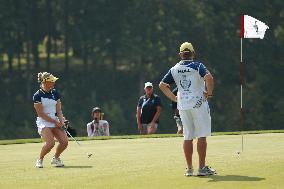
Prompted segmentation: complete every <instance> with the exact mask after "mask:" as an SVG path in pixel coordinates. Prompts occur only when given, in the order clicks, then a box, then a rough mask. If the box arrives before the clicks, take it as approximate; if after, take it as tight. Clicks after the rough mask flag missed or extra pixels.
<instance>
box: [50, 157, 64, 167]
mask: <svg viewBox="0 0 284 189" xmlns="http://www.w3.org/2000/svg"><path fill="white" fill-rule="evenodd" d="M51 164H52V165H54V166H55V167H63V166H64V163H63V161H62V160H61V159H60V158H56V157H53V158H52V160H51Z"/></svg>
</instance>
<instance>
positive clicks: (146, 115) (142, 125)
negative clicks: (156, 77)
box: [136, 82, 162, 134]
mask: <svg viewBox="0 0 284 189" xmlns="http://www.w3.org/2000/svg"><path fill="white" fill-rule="evenodd" d="M144 91H145V95H143V96H141V97H140V98H139V101H138V105H137V109H136V113H137V114H136V118H137V126H138V131H139V132H140V134H153V133H155V132H156V131H157V128H158V124H159V117H160V114H161V110H162V104H161V99H160V97H159V96H158V95H156V94H154V93H153V84H152V83H151V82H146V83H145V87H144Z"/></svg>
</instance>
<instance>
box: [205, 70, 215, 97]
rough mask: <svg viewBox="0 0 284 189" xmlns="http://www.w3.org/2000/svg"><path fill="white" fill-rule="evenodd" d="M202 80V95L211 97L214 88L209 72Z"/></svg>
mask: <svg viewBox="0 0 284 189" xmlns="http://www.w3.org/2000/svg"><path fill="white" fill-rule="evenodd" d="M204 80H205V85H206V92H205V94H204V95H205V97H206V98H211V97H212V95H213V90H214V79H213V76H212V75H211V73H208V74H206V75H205V76H204Z"/></svg>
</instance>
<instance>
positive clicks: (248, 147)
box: [0, 133, 284, 189]
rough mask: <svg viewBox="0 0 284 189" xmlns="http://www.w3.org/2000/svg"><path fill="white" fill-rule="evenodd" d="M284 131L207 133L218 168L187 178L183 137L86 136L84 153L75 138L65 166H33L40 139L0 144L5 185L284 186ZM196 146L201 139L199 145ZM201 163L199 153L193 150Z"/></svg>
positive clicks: (131, 188) (168, 188) (209, 158)
mask: <svg viewBox="0 0 284 189" xmlns="http://www.w3.org/2000/svg"><path fill="white" fill-rule="evenodd" d="M283 140H284V133H270V134H247V135H244V152H242V153H241V154H240V155H239V156H238V155H237V154H236V151H238V150H240V148H241V136H239V135H217V136H213V137H209V138H208V153H207V162H208V164H209V165H211V166H212V167H214V168H216V169H217V170H218V174H217V175H215V176H211V177H202V178H200V177H184V176H183V173H184V168H185V160H184V157H183V150H182V141H183V139H182V138H181V137H165V138H139V139H116V140H88V141H81V144H82V146H83V147H84V149H85V151H88V152H90V153H93V154H94V155H93V157H92V158H90V159H87V157H86V155H85V153H84V152H82V151H81V150H80V148H79V147H78V146H77V145H76V143H75V142H70V144H69V147H68V149H67V150H66V151H65V152H64V154H63V155H62V158H63V159H64V162H65V164H66V166H65V167H64V168H54V167H52V166H51V165H50V164H49V161H50V159H51V157H52V154H53V153H54V149H53V150H52V152H51V153H50V154H48V155H47V157H46V159H45V161H44V166H45V167H44V168H43V169H36V168H34V163H35V159H36V157H37V155H38V153H39V150H40V148H41V145H42V144H41V143H26V144H14V145H0V154H1V161H0V170H1V172H0V178H1V179H0V188H1V189H2V188H3V189H4V188H5V189H6V188H9V189H15V188H21V189H25V188H26V189H33V188H34V189H45V188H46V189H50V188H54V189H55V188H60V189H65V188H66V189H70V188H76V189H79V188H86V189H88V188H92V189H93V188H100V189H104V188H115V189H116V188H118V189H119V188H121V189H122V188H129V189H136V188H137V189H138V188H139V189H143V188H145V189H146V188H147V189H158V188H161V189H172V188H177V189H183V188H186V189H188V188H194V189H204V188H210V189H211V188H216V189H220V188H230V189H234V188H238V189H239V188H242V189H250V188H257V189H266V188H273V189H277V188H279V189H280V188H283V187H282V185H281V183H282V181H283V178H284V171H283V169H284V143H283ZM195 146H196V144H195ZM193 158H194V165H195V169H196V168H197V154H196V152H195V153H194V157H193Z"/></svg>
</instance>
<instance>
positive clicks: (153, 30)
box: [0, 0, 284, 139]
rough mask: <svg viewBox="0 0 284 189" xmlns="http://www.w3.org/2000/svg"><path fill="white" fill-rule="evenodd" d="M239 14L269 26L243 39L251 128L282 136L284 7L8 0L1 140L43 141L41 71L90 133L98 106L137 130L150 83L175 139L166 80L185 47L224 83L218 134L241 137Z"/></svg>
mask: <svg viewBox="0 0 284 189" xmlns="http://www.w3.org/2000/svg"><path fill="white" fill-rule="evenodd" d="M240 14H249V15H251V16H253V17H256V18H258V19H260V20H262V21H263V22H265V23H267V24H268V25H269V27H270V29H269V30H268V31H267V33H266V36H265V38H264V39H263V40H258V39H254V40H252V39H245V40H244V46H243V52H244V64H245V86H244V110H245V122H244V129H245V130H258V129H283V124H284V119H283V117H284V113H283V112H284V111H283V110H282V109H283V108H284V98H283V88H282V87H281V86H282V83H283V77H281V74H282V73H283V61H284V58H283V57H284V56H283V53H282V51H283V50H284V47H283V44H284V37H283V36H284V3H283V2H282V1H281V0H274V1H271V2H269V1H258V2H257V3H256V2H255V1H251V0H250V1H244V0H239V1H236V2H232V1H225V0H224V1H207V0H203V1H198V0H178V1H161V0H151V1H150V0H143V1H139V0H137V1H130V0H119V1H111V0H82V1H75V0H50V1H47V0H37V1H33V0H23V1H19V0H5V1H4V0H1V1H0V24H1V30H0V91H1V93H0V97H1V98H0V105H1V111H0V130H1V132H0V139H6V138H27V137H37V136H38V135H37V133H36V126H35V117H36V116H35V113H34V110H33V104H32V100H31V98H32V94H33V93H34V92H35V91H36V90H37V89H38V87H39V86H38V83H37V81H36V76H37V73H38V72H39V71H47V70H48V71H50V72H52V73H54V75H56V76H58V77H59V78H60V80H59V81H58V83H57V88H58V89H59V90H60V92H61V95H62V101H63V111H64V113H65V115H66V117H67V118H68V119H70V121H71V124H72V126H73V127H74V128H75V129H76V130H77V132H78V134H79V135H81V136H85V135H86V134H85V130H86V129H85V127H86V123H87V122H88V121H89V120H90V119H91V118H90V111H91V109H92V107H94V106H101V107H102V108H103V110H104V112H105V117H106V119H107V120H109V122H110V124H111V133H112V134H135V133H137V131H136V130H137V129H136V120H135V109H136V104H137V100H138V97H139V96H140V95H142V93H143V84H144V82H146V81H152V82H153V83H154V90H155V92H156V93H157V94H159V95H160V96H161V97H162V103H163V111H162V115H161V124H160V126H159V132H160V133H173V132H175V130H176V128H175V124H174V121H173V119H172V112H171V109H170V106H169V104H170V102H169V100H167V99H166V98H165V97H164V95H162V94H161V93H160V91H159V90H158V83H159V81H160V80H161V78H162V76H163V75H164V74H165V73H166V72H167V70H168V69H169V68H170V67H171V66H172V65H174V64H175V63H176V62H178V54H177V53H178V48H179V45H180V44H181V43H182V42H184V41H190V42H192V43H193V45H194V48H195V50H196V52H197V59H199V60H202V61H203V62H204V63H205V65H206V66H207V67H208V69H209V70H211V72H212V74H213V75H214V78H215V82H216V88H215V92H214V99H213V100H212V101H211V102H210V104H211V114H212V118H213V131H236V130H239V129H240V128H239V106H240V87H239V61H240V38H239V24H240V23H239V21H240Z"/></svg>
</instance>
